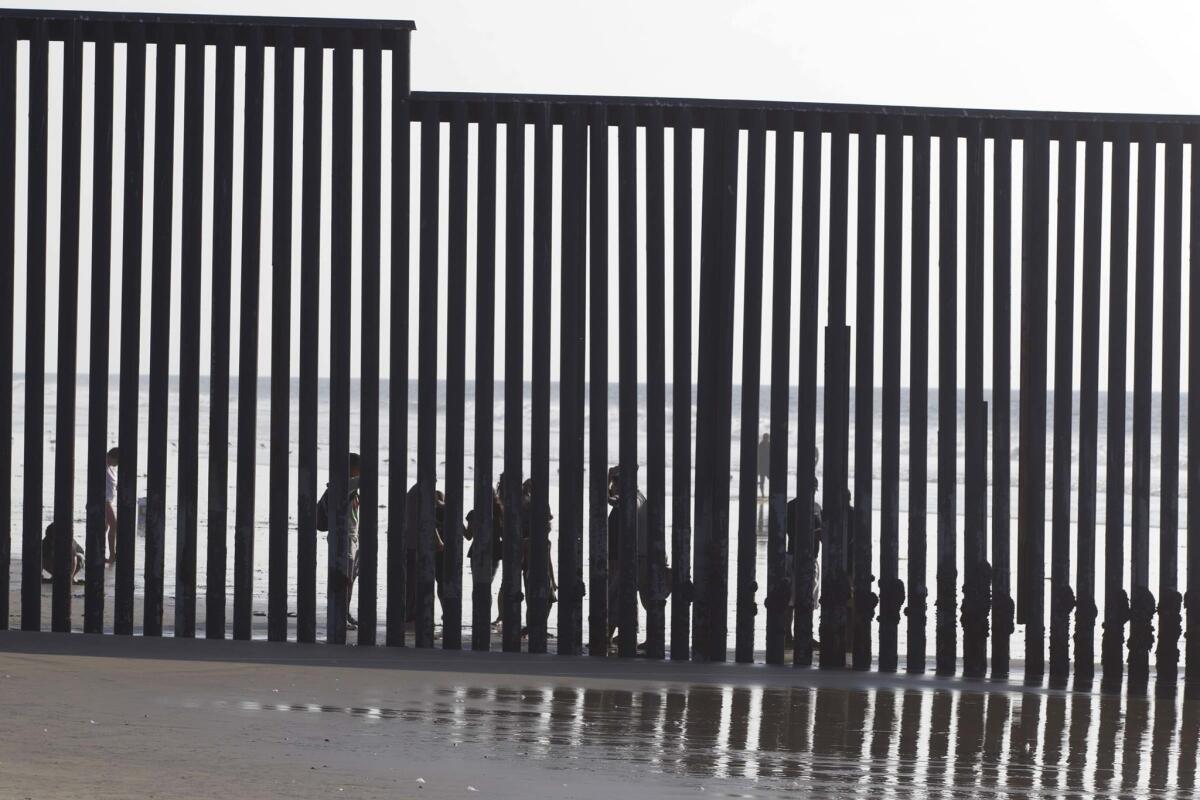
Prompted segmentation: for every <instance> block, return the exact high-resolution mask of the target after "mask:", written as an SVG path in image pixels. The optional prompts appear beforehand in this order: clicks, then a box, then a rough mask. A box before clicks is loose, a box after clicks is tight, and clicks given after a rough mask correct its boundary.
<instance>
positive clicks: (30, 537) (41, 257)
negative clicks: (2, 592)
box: [21, 23, 50, 631]
mask: <svg viewBox="0 0 1200 800" xmlns="http://www.w3.org/2000/svg"><path fill="white" fill-rule="evenodd" d="M47 35H48V32H47V31H46V25H45V23H39V24H38V25H37V29H36V30H35V31H34V32H33V34H32V35H31V37H30V42H29V134H28V136H29V139H28V142H29V145H28V154H27V159H28V161H27V163H28V176H29V177H28V190H27V191H28V193H27V201H26V202H27V203H28V211H27V212H26V246H25V247H26V249H25V252H26V255H25V264H26V266H25V269H26V276H27V277H26V296H25V307H26V312H25V320H26V328H27V332H26V336H25V420H24V423H25V465H24V468H25V496H24V498H23V504H22V505H23V507H24V508H23V516H22V520H21V523H22V525H21V528H22V537H21V539H22V540H21V630H23V631H36V630H39V629H40V628H41V626H42V547H41V544H42V511H43V505H42V504H43V498H42V489H43V486H42V480H43V479H42V465H43V463H44V458H45V454H44V452H43V445H44V439H43V429H44V426H45V412H46V407H45V403H46V400H45V385H46V237H47V229H46V214H47V209H46V204H47V197H46V181H47V177H46V173H47V160H48V158H49V156H48V154H47V149H48V144H47V140H48V136H49V134H48V126H49V122H48V115H49V110H48V100H47V94H48V91H49V81H50V77H49V70H50V67H49V59H50V55H49V50H50V43H49V41H48V40H47V38H46V37H47Z"/></svg>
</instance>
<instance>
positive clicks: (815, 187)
mask: <svg viewBox="0 0 1200 800" xmlns="http://www.w3.org/2000/svg"><path fill="white" fill-rule="evenodd" d="M821 136H822V133H821V116H820V115H819V114H818V113H817V112H815V111H810V112H808V113H807V114H806V115H805V120H804V157H803V158H804V161H803V164H804V166H803V170H804V178H803V181H804V185H803V189H802V192H803V195H802V198H801V204H800V220H801V222H800V225H801V230H800V308H799V312H800V353H799V356H800V359H799V361H800V367H799V370H800V377H799V380H800V396H799V401H798V404H797V406H798V415H797V418H798V419H797V428H796V506H797V509H796V530H795V532H794V533H793V534H792V535H793V537H794V540H793V554H792V558H793V561H792V581H793V583H792V591H793V592H794V595H793V601H794V605H795V623H794V629H793V636H794V637H795V645H794V648H795V649H794V650H793V652H792V662H793V665H794V666H797V667H807V666H811V665H812V634H813V625H812V618H813V580H814V577H815V576H814V575H813V571H814V566H815V564H814V561H813V555H814V554H813V546H814V544H815V540H814V535H813V534H814V532H813V529H812V519H813V502H814V496H815V494H816V490H817V473H816V464H815V463H813V456H814V454H815V453H816V448H817V337H818V335H819V329H818V326H817V302H818V279H819V277H820V267H821V265H820V252H821V251H820V235H821Z"/></svg>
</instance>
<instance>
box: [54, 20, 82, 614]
mask: <svg viewBox="0 0 1200 800" xmlns="http://www.w3.org/2000/svg"><path fill="white" fill-rule="evenodd" d="M82 101H83V40H82V38H81V37H80V30H79V22H78V21H75V22H73V23H71V25H70V28H69V30H68V32H67V35H66V38H65V41H64V42H63V97H62V104H63V105H62V109H63V110H62V114H63V119H62V173H61V177H60V189H61V191H60V204H61V205H60V208H61V214H60V217H59V258H58V363H57V365H56V367H55V384H56V386H57V390H58V391H57V403H56V406H55V417H56V419H55V441H54V534H55V535H54V585H53V588H52V595H51V607H50V615H51V616H50V628H51V630H54V631H62V632H69V631H70V630H71V606H72V602H71V592H72V591H73V587H72V585H71V574H72V572H73V571H74V570H73V567H74V566H75V531H74V525H75V519H74V518H75V394H76V386H75V384H76V366H77V363H78V337H77V335H76V333H77V326H78V314H79V205H80V197H79V191H80V186H79V171H80V170H79V162H80V153H79V151H80V130H79V129H80V123H81V117H82V107H81V106H82Z"/></svg>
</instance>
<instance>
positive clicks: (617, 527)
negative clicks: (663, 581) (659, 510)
mask: <svg viewBox="0 0 1200 800" xmlns="http://www.w3.org/2000/svg"><path fill="white" fill-rule="evenodd" d="M635 469H636V468H635ZM620 479H621V467H620V465H617V466H615V467H612V468H611V469H609V471H608V504H609V506H611V507H612V510H611V511H610V512H609V514H608V642H609V646H610V647H611V646H612V640H613V636H614V635H615V633H616V630H617V629H618V628H619V627H620V620H621V541H622V537H623V536H624V535H625V534H624V531H622V530H621V508H620V504H621V480H620ZM635 491H636V492H637V530H636V531H634V536H635V537H636V538H635V541H636V542H637V545H636V549H637V573H636V582H637V588H638V597H639V599H640V600H641V603H642V608H646V609H649V608H650V606H651V604H652V603H653V602H654V600H655V598H654V587H653V586H651V585H650V551H649V531H650V518H649V512H648V508H647V506H646V496H645V495H644V494H642V492H641V490H640V489H636V490H635ZM658 569H659V574H660V575H666V574H667V570H668V567H667V562H666V554H665V552H664V553H663V554H662V555H660V562H659V564H658ZM638 647H639V649H645V643H642V644H639V645H638Z"/></svg>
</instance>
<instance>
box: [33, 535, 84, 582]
mask: <svg viewBox="0 0 1200 800" xmlns="http://www.w3.org/2000/svg"><path fill="white" fill-rule="evenodd" d="M71 543H72V544H73V545H75V559H74V560H73V561H72V562H71V582H72V583H83V578H82V577H81V576H80V575H79V571H80V570H81V569H83V547H81V546H80V544H79V542H77V541H75V540H74V539H72V540H71ZM42 570H43V571H44V572H48V573H49V574H50V579H51V580H53V579H54V523H53V522H51V523H50V524H49V525H47V526H46V534H45V536H43V537H42Z"/></svg>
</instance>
